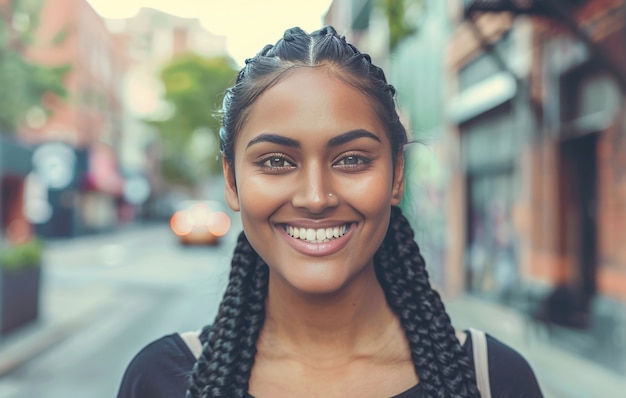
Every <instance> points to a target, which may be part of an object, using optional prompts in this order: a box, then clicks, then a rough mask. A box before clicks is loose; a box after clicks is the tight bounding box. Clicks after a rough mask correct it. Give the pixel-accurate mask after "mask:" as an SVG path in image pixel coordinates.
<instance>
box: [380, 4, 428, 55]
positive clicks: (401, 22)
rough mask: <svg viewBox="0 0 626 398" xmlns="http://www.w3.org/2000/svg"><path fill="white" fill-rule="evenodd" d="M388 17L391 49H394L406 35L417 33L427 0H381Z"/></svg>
mask: <svg viewBox="0 0 626 398" xmlns="http://www.w3.org/2000/svg"><path fill="white" fill-rule="evenodd" d="M380 5H381V6H382V9H383V10H384V12H385V16H386V17H387V24H388V28H389V49H390V50H391V51H393V50H394V49H395V48H396V47H397V46H398V44H399V43H400V42H401V41H402V40H404V39H405V38H406V37H408V36H411V35H413V34H415V33H417V31H418V28H419V23H420V19H421V16H422V15H423V12H424V7H425V0H380Z"/></svg>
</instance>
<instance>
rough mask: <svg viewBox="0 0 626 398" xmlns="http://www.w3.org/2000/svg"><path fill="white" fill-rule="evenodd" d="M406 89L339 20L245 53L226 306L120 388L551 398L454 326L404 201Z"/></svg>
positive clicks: (226, 108)
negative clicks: (342, 31) (398, 101)
mask: <svg viewBox="0 0 626 398" xmlns="http://www.w3.org/2000/svg"><path fill="white" fill-rule="evenodd" d="M394 95H395V90H394V88H393V87H392V86H391V85H389V84H388V83H387V81H386V80H385V75H384V73H383V71H382V70H381V69H380V68H378V67H376V66H375V65H373V64H372V63H371V60H370V57H369V56H368V55H366V54H363V53H361V52H359V50H357V49H356V48H355V47H354V46H353V45H351V44H349V43H347V42H346V40H345V38H343V37H341V36H339V35H337V33H336V32H335V30H334V29H333V28H331V27H325V28H323V29H321V30H318V31H315V32H313V33H311V34H307V33H306V32H304V31H303V30H301V29H299V28H294V29H290V30H288V31H286V32H285V34H284V36H283V38H282V39H281V40H279V41H278V42H277V43H276V45H274V46H272V45H268V46H266V47H265V48H264V49H263V50H262V51H261V52H260V53H258V54H257V55H256V56H255V57H254V58H251V59H249V60H248V62H247V63H246V66H245V67H244V68H243V69H242V70H241V71H240V73H239V75H238V78H237V82H236V84H235V85H234V86H233V87H231V88H230V89H228V91H227V92H226V95H225V98H224V105H223V120H222V129H221V131H220V138H221V150H222V154H223V167H224V174H225V179H226V192H225V196H226V201H227V203H228V205H229V206H230V207H231V208H232V209H233V210H235V211H239V212H241V219H242V224H243V229H244V231H243V232H242V233H241V235H240V237H239V240H238V243H237V247H236V249H235V253H234V255H233V259H232V270H231V273H230V278H229V284H228V287H227V289H226V292H225V294H224V297H223V300H222V303H221V305H220V310H219V313H218V315H217V317H216V319H215V320H214V322H213V323H212V324H211V325H210V326H207V327H205V328H203V329H202V331H199V332H196V333H182V334H172V335H168V336H165V337H163V338H162V339H159V340H157V341H155V342H153V343H151V344H150V345H148V346H147V347H146V348H145V349H143V350H142V351H141V352H140V353H139V354H137V355H136V356H135V358H134V359H133V361H132V362H131V364H130V365H129V367H128V369H127V371H126V374H125V375H124V379H123V381H122V385H121V387H120V393H119V395H118V397H119V398H138V397H147V396H149V397H180V398H182V397H228V398H233V397H239V398H243V397H246V398H250V397H257V398H268V397H271V398H275V397H278V398H281V397H328V398H334V397H372V398H374V397H396V398H410V397H459V398H461V397H463V398H467V397H470V398H471V397H479V396H482V397H489V396H490V394H493V396H496V397H541V392H540V390H539V387H538V385H537V381H536V379H535V376H534V374H533V372H532V370H531V368H530V367H529V366H528V364H527V362H526V361H525V360H524V359H523V358H522V357H521V356H519V354H517V353H516V352H515V351H513V350H512V349H510V348H509V347H507V346H505V345H503V344H502V343H500V342H499V341H498V340H496V339H494V338H493V337H491V336H487V338H486V339H485V336H484V334H481V333H476V332H474V333H472V334H471V335H470V334H468V333H467V332H466V331H455V330H454V328H453V327H452V324H451V321H450V318H449V317H448V315H447V313H446V311H445V308H444V305H443V303H442V302H441V299H440V297H439V294H438V293H437V292H436V291H435V290H434V289H432V287H431V286H430V283H429V280H428V274H427V272H426V269H425V264H424V260H423V258H422V256H421V254H420V251H419V248H418V246H417V244H416V242H415V241H414V239H413V231H412V229H411V227H410V225H409V223H408V221H407V220H406V218H405V217H404V216H403V215H402V212H401V211H400V209H399V207H397V205H398V204H399V203H400V201H401V199H402V195H403V191H404V173H403V166H404V158H403V148H404V145H405V144H407V141H408V140H407V133H406V131H405V129H404V127H403V126H402V124H401V123H400V120H399V117H398V114H397V112H396V109H395V102H394ZM472 336H476V338H475V339H474V342H475V344H474V345H472V340H473V339H472ZM485 350H487V351H485ZM474 352H475V354H474ZM487 352H488V353H489V355H488V356H487V355H486V353H487ZM474 358H476V359H477V360H476V361H474ZM487 358H488V359H487ZM474 362H476V364H477V367H476V369H475V367H474ZM477 376H478V380H479V383H480V385H479V386H478V385H477ZM479 388H480V392H479Z"/></svg>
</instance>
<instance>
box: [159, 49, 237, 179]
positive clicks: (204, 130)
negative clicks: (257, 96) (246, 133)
mask: <svg viewBox="0 0 626 398" xmlns="http://www.w3.org/2000/svg"><path fill="white" fill-rule="evenodd" d="M233 65H234V62H233V61H232V60H231V59H230V58H227V57H211V58H207V57H202V56H200V55H197V54H193V53H188V54H184V55H180V56H177V57H175V58H173V59H172V60H171V61H170V62H168V63H167V64H166V65H164V67H163V68H162V70H161V73H160V79H161V81H162V83H163V87H164V88H165V94H164V97H165V101H166V102H167V103H168V104H169V106H170V109H171V112H170V114H169V117H167V118H166V119H164V120H151V121H148V123H149V124H151V125H153V126H154V127H156V129H157V130H158V132H159V134H160V137H161V142H162V145H163V152H162V154H163V157H162V164H161V170H162V174H163V178H164V179H165V180H167V181H170V182H175V183H182V184H185V185H189V186H193V185H194V184H195V183H196V182H197V181H198V180H199V179H201V178H202V177H206V176H209V175H211V174H215V173H217V172H218V171H219V170H220V164H219V162H217V155H218V153H219V148H218V142H219V128H220V121H219V119H218V118H217V117H216V113H217V111H218V110H219V109H220V106H221V100H222V98H223V94H224V91H225V90H226V89H227V88H228V87H229V86H230V85H232V84H233V82H234V78H235V76H236V74H237V70H236V69H235V68H234V67H233Z"/></svg>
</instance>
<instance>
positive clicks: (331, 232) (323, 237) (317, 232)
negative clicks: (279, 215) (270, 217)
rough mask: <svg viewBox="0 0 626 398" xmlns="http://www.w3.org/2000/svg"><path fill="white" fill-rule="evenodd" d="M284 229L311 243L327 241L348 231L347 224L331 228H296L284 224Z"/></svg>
mask: <svg viewBox="0 0 626 398" xmlns="http://www.w3.org/2000/svg"><path fill="white" fill-rule="evenodd" d="M285 231H286V232H287V234H289V235H290V236H291V237H293V238H296V239H301V240H306V241H308V242H312V243H320V242H328V241H329V240H332V239H335V238H339V237H341V236H343V235H344V234H345V233H346V232H347V231H348V226H347V225H342V226H340V227H332V228H320V229H313V228H296V227H292V226H290V225H287V226H285Z"/></svg>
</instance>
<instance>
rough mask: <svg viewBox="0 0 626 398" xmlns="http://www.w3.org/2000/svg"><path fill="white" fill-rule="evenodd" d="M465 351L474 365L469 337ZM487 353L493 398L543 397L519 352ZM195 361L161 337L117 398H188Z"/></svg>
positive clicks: (412, 393)
mask: <svg viewBox="0 0 626 398" xmlns="http://www.w3.org/2000/svg"><path fill="white" fill-rule="evenodd" d="M463 349H465V351H466V352H467V354H468V356H469V358H470V361H471V362H473V356H472V341H471V335H470V334H469V333H467V339H466V341H465V344H464V345H463ZM487 352H488V358H489V359H488V361H489V381H490V385H491V396H492V397H493V398H541V397H543V395H542V393H541V390H540V389H539V385H538V383H537V379H536V378H535V374H534V373H533V371H532V369H531V368H530V365H529V364H528V362H527V361H526V360H525V359H524V358H523V357H522V356H521V355H520V354H519V353H517V351H515V350H513V349H512V348H510V347H509V346H507V345H505V344H503V343H502V342H500V341H498V340H497V339H495V338H493V337H492V336H489V335H487ZM195 360H196V358H195V357H194V355H193V354H192V352H191V351H190V350H189V347H187V344H185V342H184V341H183V339H182V338H181V337H180V335H179V334H170V335H167V336H164V337H161V338H160V339H158V340H156V341H154V342H152V343H150V344H148V345H147V346H146V347H144V348H143V349H142V350H141V351H140V352H139V353H138V354H137V355H136V356H135V357H134V358H133V360H132V361H131V362H130V364H129V365H128V367H127V369H126V372H125V374H124V377H123V379H122V383H121V386H120V389H119V392H118V395H117V398H184V396H185V391H186V382H187V376H188V375H189V373H190V372H191V368H192V367H193V364H194V363H195ZM472 365H473V363H472ZM422 397H423V393H422V388H421V385H420V384H417V385H415V386H414V387H412V388H411V389H409V390H407V391H405V392H403V393H402V394H400V395H396V396H395V397H393V398H422ZM249 398H252V397H249Z"/></svg>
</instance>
